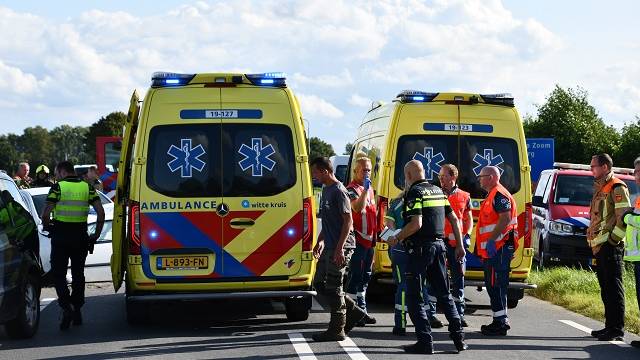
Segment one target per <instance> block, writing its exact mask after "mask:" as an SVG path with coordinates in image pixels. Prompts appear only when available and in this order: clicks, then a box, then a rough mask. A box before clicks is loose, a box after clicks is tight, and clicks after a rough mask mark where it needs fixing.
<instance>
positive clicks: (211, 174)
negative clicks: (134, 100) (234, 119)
mask: <svg viewBox="0 0 640 360" xmlns="http://www.w3.org/2000/svg"><path fill="white" fill-rule="evenodd" d="M221 150H222V149H221V147H220V125H219V124H191V125H162V126H156V127H154V128H152V129H151V132H150V134H149V150H148V156H147V174H146V175H147V185H148V186H149V187H150V188H151V189H153V190H154V191H157V192H159V193H161V194H163V195H166V196H171V197H205V196H210V197H219V196H221V195H222V166H221V164H222V161H221V156H222V151H221Z"/></svg>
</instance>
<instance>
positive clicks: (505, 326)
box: [475, 166, 518, 336]
mask: <svg viewBox="0 0 640 360" xmlns="http://www.w3.org/2000/svg"><path fill="white" fill-rule="evenodd" d="M478 182H479V183H480V187H482V189H483V190H485V191H486V192H487V197H486V198H485V200H484V201H483V202H482V204H481V205H480V211H479V214H478V225H477V226H476V245H475V252H476V254H477V255H478V256H479V257H480V258H481V259H482V262H483V265H484V283H485V287H486V288H487V293H488V294H489V299H490V301H491V310H492V311H493V322H491V324H489V325H482V326H481V327H480V330H481V332H482V334H484V335H487V336H505V335H507V331H508V330H509V329H511V326H510V325H509V318H508V317H507V287H508V285H509V271H510V264H511V258H512V257H513V253H514V252H515V250H516V248H517V242H516V240H517V239H518V234H517V231H518V230H517V229H518V215H517V211H516V202H515V200H514V199H513V196H511V193H509V191H508V190H507V189H506V188H505V187H504V186H502V184H500V169H499V168H498V167H496V166H485V167H484V168H482V170H480V174H479V175H478Z"/></svg>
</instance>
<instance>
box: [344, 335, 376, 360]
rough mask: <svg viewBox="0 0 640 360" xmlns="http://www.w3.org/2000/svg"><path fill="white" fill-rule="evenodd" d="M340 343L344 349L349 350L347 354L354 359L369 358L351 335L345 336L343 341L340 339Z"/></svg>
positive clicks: (365, 359) (364, 359)
mask: <svg viewBox="0 0 640 360" xmlns="http://www.w3.org/2000/svg"><path fill="white" fill-rule="evenodd" d="M338 344H340V346H342V348H343V349H344V351H346V352H347V354H348V355H349V357H350V358H351V359H353V360H369V358H368V357H367V356H366V355H365V354H363V353H362V351H360V348H358V345H356V343H354V342H353V340H351V338H350V337H347V338H345V339H344V340H342V341H338Z"/></svg>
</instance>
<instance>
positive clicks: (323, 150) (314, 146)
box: [309, 137, 336, 160]
mask: <svg viewBox="0 0 640 360" xmlns="http://www.w3.org/2000/svg"><path fill="white" fill-rule="evenodd" d="M309 145H310V148H311V151H310V152H309V158H310V159H311V160H313V159H315V158H317V157H320V156H325V157H329V156H333V155H335V154H336V153H335V151H333V146H331V144H328V143H326V142H324V141H322V140H320V139H319V138H317V137H312V138H311V139H309Z"/></svg>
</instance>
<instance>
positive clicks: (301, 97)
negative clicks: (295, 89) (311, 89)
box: [297, 93, 344, 121]
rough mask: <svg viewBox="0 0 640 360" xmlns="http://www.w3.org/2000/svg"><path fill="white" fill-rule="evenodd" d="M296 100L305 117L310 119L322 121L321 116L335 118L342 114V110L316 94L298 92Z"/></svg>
mask: <svg viewBox="0 0 640 360" xmlns="http://www.w3.org/2000/svg"><path fill="white" fill-rule="evenodd" d="M297 97H298V101H300V108H301V110H302V114H303V115H304V117H305V118H307V119H310V120H312V121H324V120H325V119H323V118H331V119H337V118H341V117H343V116H344V112H342V111H341V110H340V109H338V108H337V107H336V106H335V105H333V104H331V103H330V102H328V101H327V100H325V99H322V98H320V97H318V96H317V95H305V94H301V93H298V94H297Z"/></svg>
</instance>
